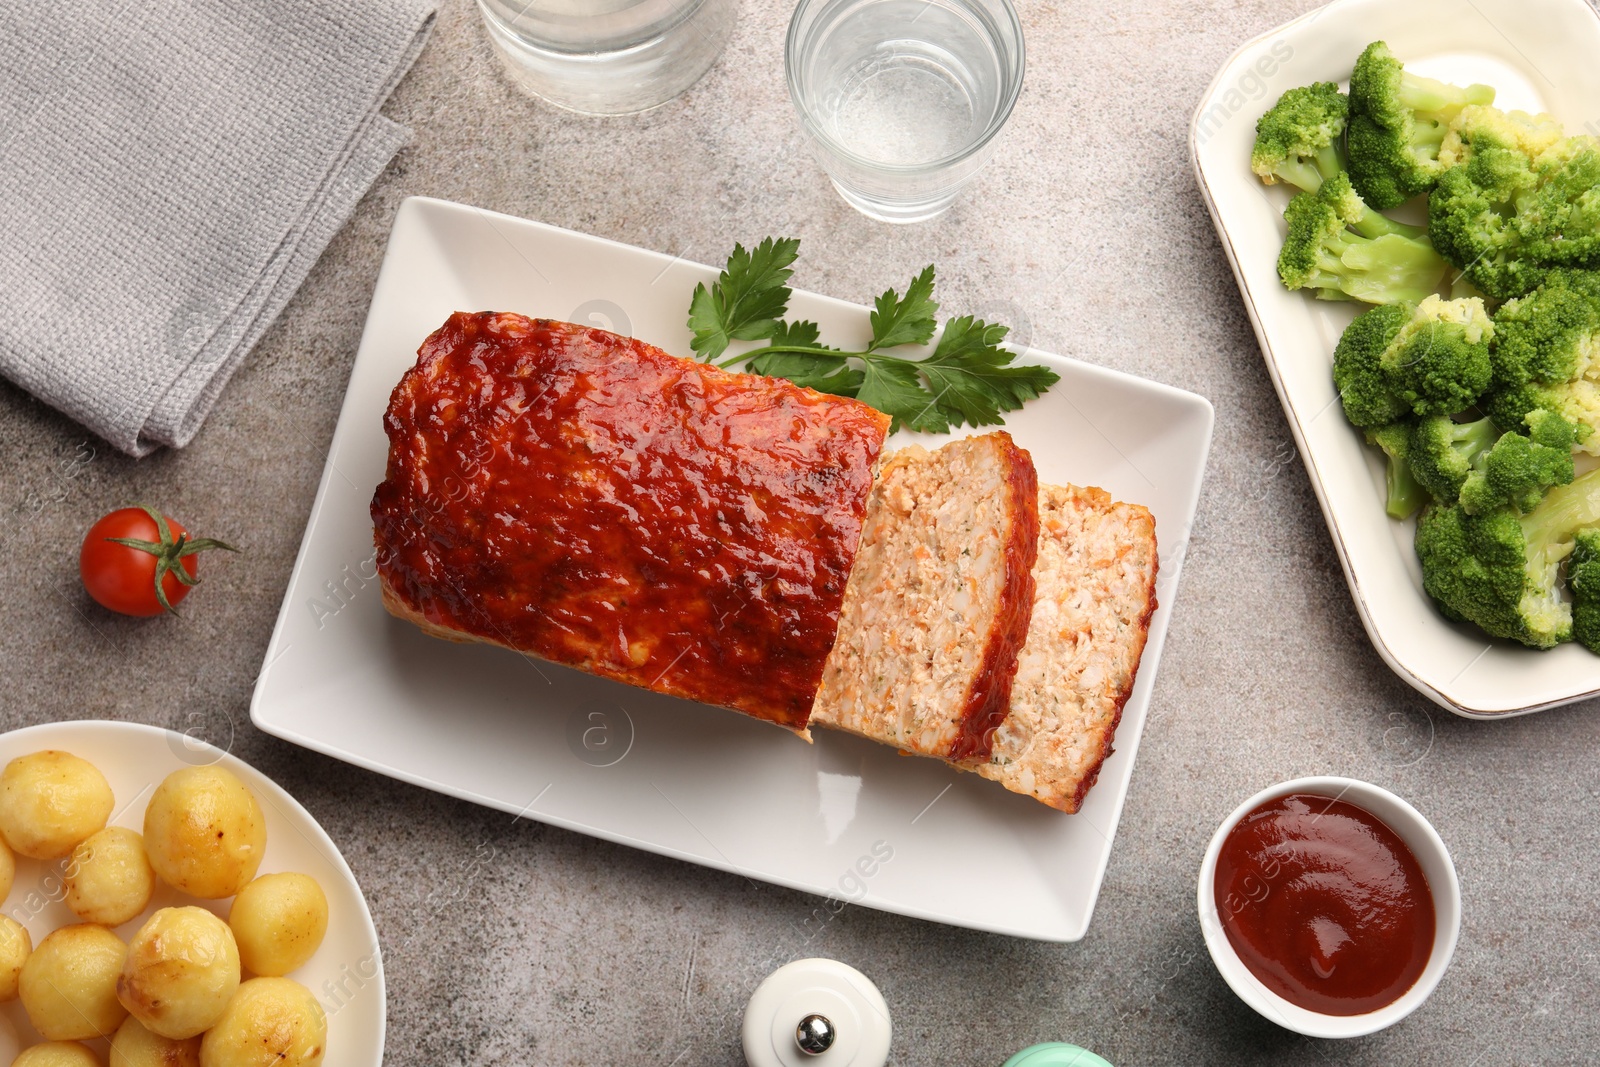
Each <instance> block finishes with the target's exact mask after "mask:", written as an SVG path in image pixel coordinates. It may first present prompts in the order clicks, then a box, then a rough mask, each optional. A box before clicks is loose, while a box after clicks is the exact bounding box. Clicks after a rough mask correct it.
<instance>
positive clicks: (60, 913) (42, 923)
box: [0, 720, 387, 1067]
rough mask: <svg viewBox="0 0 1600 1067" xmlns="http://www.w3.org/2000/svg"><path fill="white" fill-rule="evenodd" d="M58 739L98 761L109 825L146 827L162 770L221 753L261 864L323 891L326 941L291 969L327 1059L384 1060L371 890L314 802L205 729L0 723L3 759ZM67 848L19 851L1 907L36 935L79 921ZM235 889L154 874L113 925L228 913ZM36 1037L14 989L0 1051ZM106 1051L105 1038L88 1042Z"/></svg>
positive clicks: (125, 929)
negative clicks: (34, 853)
mask: <svg viewBox="0 0 1600 1067" xmlns="http://www.w3.org/2000/svg"><path fill="white" fill-rule="evenodd" d="M47 748H54V749H61V750H63V751H66V752H71V753H72V754H73V755H75V756H80V757H82V758H83V759H86V760H88V761H89V762H90V763H92V764H94V765H95V766H96V767H98V768H99V769H100V773H102V774H104V775H105V776H106V781H107V782H109V783H110V785H111V792H112V794H113V796H114V797H115V799H116V806H115V808H113V814H112V817H111V822H110V825H112V826H126V827H128V828H129V829H132V830H140V831H142V829H143V826H144V809H145V805H146V804H147V803H148V802H149V800H150V794H151V793H152V792H154V790H155V787H156V786H158V785H160V784H161V781H162V779H164V778H166V776H167V775H169V774H171V773H172V772H173V771H176V770H180V769H182V768H184V767H194V766H209V765H211V764H217V765H219V766H221V767H225V768H227V769H228V770H230V771H232V772H233V773H234V774H236V775H238V776H239V778H240V779H241V780H242V781H243V782H244V784H245V785H246V786H248V787H249V788H250V791H251V792H252V793H254V794H255V796H256V799H257V800H259V801H260V802H261V811H262V813H263V814H264V815H265V816H266V819H267V851H266V855H265V856H264V857H263V859H262V861H261V870H260V873H261V874H270V873H272V872H274V871H298V872H300V873H302V874H309V875H311V877H313V878H315V879H316V880H317V883H318V884H319V885H321V886H322V891H323V892H324V893H325V894H326V895H327V897H328V932H327V935H326V936H325V937H324V939H323V942H322V945H321V947H320V948H318V949H317V952H316V954H315V955H314V956H312V957H311V959H310V960H309V961H307V962H306V963H305V964H304V965H303V966H302V967H301V968H300V969H299V970H297V971H294V972H292V973H291V974H290V975H289V977H290V978H293V979H294V980H295V981H297V982H299V983H300V984H301V985H303V986H305V987H306V988H307V989H309V990H310V991H311V993H312V994H313V995H314V996H315V997H316V998H317V1000H318V1002H319V1003H321V1005H322V1008H323V1011H325V1012H326V1013H327V1016H328V1061H327V1062H328V1063H330V1064H334V1063H337V1064H341V1065H348V1067H379V1065H380V1064H382V1063H383V1040H384V1020H385V1018H386V1011H387V1005H386V1000H385V992H384V980H383V956H382V953H381V952H380V951H379V948H378V931H377V929H376V928H375V927H374V926H373V925H372V914H371V913H370V912H369V911H368V910H367V902H366V898H364V897H363V896H362V895H361V887H360V886H358V885H357V884H356V879H355V875H354V874H352V873H351V872H350V866H349V864H347V863H345V861H344V857H343V856H341V855H340V854H339V847H338V846H337V845H335V844H334V843H333V840H332V839H331V838H329V837H328V835H327V834H326V833H325V832H324V831H323V829H322V827H321V826H319V825H317V820H316V819H314V818H312V817H311V813H310V812H308V811H306V809H305V808H303V807H301V806H300V804H299V803H298V802H297V801H296V800H295V799H294V798H293V797H291V796H290V795H289V794H288V793H287V792H285V791H284V790H283V788H282V787H281V786H279V785H278V784H277V783H276V782H274V781H273V780H272V779H271V778H268V777H267V776H266V775H264V774H262V773H261V772H260V771H258V770H256V769H255V768H254V767H252V766H250V765H249V764H248V763H245V762H244V761H243V760H240V759H238V758H236V757H234V756H230V755H228V754H227V753H226V752H223V751H222V750H221V749H218V748H215V747H213V746H211V745H209V744H206V743H205V742H203V741H199V740H196V739H195V738H192V737H188V736H185V735H183V734H178V733H173V732H172V731H170V730H162V729H159V728H157V727H154V726H145V725H142V724H140V723H131V722H100V721H95V720H85V721H80V722H60V723H49V724H47V725H43V726H29V727H27V728H25V729H21V730H13V731H11V732H10V733H7V734H0V767H3V766H4V765H5V764H7V763H9V762H11V761H12V760H13V759H16V758H17V757H18V756H25V755H27V754H28V753H30V752H38V751H40V750H41V749H47ZM65 864H66V860H64V859H63V860H58V861H56V862H54V863H45V862H43V861H40V860H30V859H25V858H23V857H20V856H19V857H17V877H16V882H15V883H14V885H13V886H12V889H11V893H10V895H9V896H8V897H7V898H6V901H5V904H6V907H5V913H6V914H7V915H9V916H10V917H11V918H13V919H15V920H17V921H18V922H20V923H21V924H22V925H23V926H26V927H27V928H28V933H29V934H30V935H31V936H32V938H33V943H34V945H38V944H39V942H40V941H42V940H43V939H44V937H45V935H46V934H48V933H50V932H51V931H52V930H55V929H58V928H60V927H62V926H66V925H68V924H71V923H76V922H80V921H81V920H80V919H78V917H77V916H75V915H73V914H72V912H71V911H70V910H69V909H68V908H67V906H66V904H65V903H63V890H62V883H61V871H62V870H64V867H65ZM231 904H232V898H228V899H225V900H196V899H195V898H193V897H189V896H185V895H183V894H181V893H179V892H177V891H176V890H174V889H170V888H168V887H167V886H165V885H161V884H159V883H158V885H157V887H156V892H155V896H154V897H153V898H152V899H151V901H150V906H149V907H147V908H146V909H145V910H144V911H143V912H142V913H141V914H140V915H139V916H138V917H137V918H135V919H132V920H130V921H129V922H126V923H124V924H123V925H121V926H118V927H116V928H115V932H116V934H117V936H118V937H120V938H122V939H123V940H124V941H126V940H128V939H129V938H131V937H132V936H133V935H134V934H135V933H136V932H137V931H138V929H139V927H140V926H142V925H143V924H144V921H145V920H146V919H148V918H149V917H150V915H151V914H153V913H154V912H155V911H156V909H158V908H166V907H174V906H178V905H195V906H198V907H203V908H208V909H210V910H211V911H213V912H215V913H217V914H218V915H220V916H222V917H223V918H227V915H228V908H229V906H230V905H231ZM40 1040H42V1039H41V1038H40V1037H39V1035H38V1033H37V1032H36V1031H35V1030H34V1029H33V1027H32V1026H31V1025H30V1024H29V1022H28V1016H27V1014H26V1013H25V1012H24V1011H23V1010H22V1005H21V1003H20V1002H18V1001H12V1002H11V1003H9V1004H6V1005H3V1006H0V1062H3V1063H10V1062H11V1060H12V1058H13V1057H15V1056H16V1055H17V1053H18V1052H19V1051H20V1050H21V1049H22V1048H24V1047H26V1046H28V1045H32V1044H35V1043H37V1042H39V1041H40ZM86 1044H88V1045H89V1046H90V1047H91V1048H93V1049H95V1050H96V1052H97V1053H98V1054H99V1055H100V1056H101V1057H102V1058H104V1056H105V1055H106V1051H107V1049H108V1048H109V1046H110V1042H108V1041H105V1040H96V1041H90V1042H86Z"/></svg>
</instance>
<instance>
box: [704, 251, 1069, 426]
mask: <svg viewBox="0 0 1600 1067" xmlns="http://www.w3.org/2000/svg"><path fill="white" fill-rule="evenodd" d="M799 254H800V242H799V240H798V239H796V238H791V237H785V238H772V237H769V238H767V239H766V240H765V241H762V242H761V243H760V244H759V245H757V246H756V247H755V249H754V250H747V249H746V248H745V247H744V246H743V245H740V244H736V245H734V246H733V254H732V255H731V256H729V257H728V265H727V267H725V268H724V269H723V271H722V273H721V274H719V275H718V276H717V280H716V282H715V283H713V284H712V285H711V286H709V287H707V286H706V284H705V283H704V282H702V283H701V284H699V285H697V286H695V290H694V297H693V299H692V300H691V301H690V303H689V328H690V329H691V330H693V331H694V340H693V341H692V342H690V344H691V345H692V347H693V348H694V350H695V353H696V354H697V355H698V356H699V357H700V359H702V360H706V361H709V362H714V363H716V365H717V366H719V367H738V366H740V365H741V364H742V365H745V366H746V367H747V368H748V369H749V370H751V371H754V372H755V373H757V374H765V375H769V376H771V377H774V378H787V379H789V381H791V382H794V383H795V384H796V385H803V386H807V387H809V388H812V389H816V390H818V391H819V392H824V393H833V394H835V395H837V396H850V397H855V398H856V399H857V400H860V401H861V402H862V403H864V404H869V405H871V406H872V407H875V408H877V409H878V410H879V411H882V412H884V413H885V414H887V415H889V416H891V417H893V419H894V422H895V426H896V427H899V426H901V425H904V426H907V427H909V428H910V429H913V430H923V431H926V432H929V433H944V432H946V431H948V430H950V429H951V428H952V427H956V426H962V425H972V426H992V425H994V424H996V423H998V422H1000V421H1001V413H1002V412H1006V411H1015V410H1016V409H1017V408H1020V407H1021V406H1022V405H1023V404H1024V403H1026V402H1027V401H1029V400H1032V399H1033V398H1034V397H1036V396H1038V395H1039V394H1040V393H1043V392H1044V391H1045V390H1046V389H1048V388H1050V387H1051V386H1052V385H1054V384H1055V383H1056V382H1057V381H1059V380H1060V376H1059V375H1058V374H1056V372H1055V371H1053V370H1051V369H1050V368H1048V367H1041V366H1038V365H1035V364H1023V365H1020V366H1013V365H1012V362H1011V361H1012V359H1014V358H1015V355H1014V353H1012V352H1010V351H1009V350H1007V349H1005V348H1002V347H1001V342H1002V341H1004V340H1005V336H1006V334H1007V333H1008V332H1010V328H1009V327H1006V326H1001V325H999V324H998V323H989V322H984V321H983V320H981V319H976V318H973V317H972V316H971V315H960V316H957V317H956V318H953V319H950V320H949V321H948V322H946V323H945V326H944V332H943V333H942V334H940V336H939V342H938V344H936V345H934V348H933V352H932V354H931V355H928V356H926V357H924V358H922V359H911V358H907V357H905V356H901V355H896V354H894V353H892V352H889V351H886V350H887V349H891V348H901V347H903V346H906V345H926V344H928V343H929V342H930V341H932V340H933V335H934V332H935V330H936V328H937V326H938V322H937V319H936V316H937V315H938V312H939V304H938V302H937V301H935V300H934V299H933V267H932V266H931V265H929V266H928V267H926V268H925V269H924V270H923V271H922V273H920V274H918V275H917V276H916V277H915V278H913V279H911V284H910V285H908V286H906V291H905V295H904V296H901V295H900V294H899V293H897V292H895V291H894V290H893V289H890V290H888V291H887V292H885V293H884V294H883V295H882V296H880V297H878V299H877V300H875V301H873V309H872V314H871V316H870V317H871V323H872V337H871V339H870V341H869V342H868V343H867V347H866V348H865V349H862V350H861V351H847V350H844V349H840V348H833V347H830V346H828V345H824V344H822V343H821V332H822V331H821V329H820V328H819V327H818V326H817V324H816V323H814V322H809V321H805V320H801V321H797V322H788V321H785V320H784V318H783V315H784V314H785V313H786V312H787V311H788V309H789V297H790V296H791V295H792V294H793V290H792V289H790V288H789V286H788V284H787V282H788V281H789V278H790V277H791V276H792V275H793V274H794V270H793V265H794V261H795V259H796V258H797V257H798V256H799ZM735 341H765V342H767V343H766V344H765V345H761V346H759V347H757V348H754V349H750V350H748V351H745V352H742V353H740V354H738V355H734V356H730V357H728V358H725V359H724V358H722V357H723V355H724V353H726V352H727V350H728V348H729V346H731V345H732V344H733V342H735Z"/></svg>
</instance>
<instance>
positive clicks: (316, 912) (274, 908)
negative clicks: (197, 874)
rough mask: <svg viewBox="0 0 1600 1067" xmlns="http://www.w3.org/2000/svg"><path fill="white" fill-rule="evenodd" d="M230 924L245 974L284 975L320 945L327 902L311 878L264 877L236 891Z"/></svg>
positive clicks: (277, 875)
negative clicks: (248, 972)
mask: <svg viewBox="0 0 1600 1067" xmlns="http://www.w3.org/2000/svg"><path fill="white" fill-rule="evenodd" d="M228 925H229V926H230V927H232V928H233V936H234V939H235V940H237V941H238V942H239V959H240V960H241V961H242V962H243V963H244V968H245V970H247V971H250V972H251V973H253V974H260V975H267V976H277V975H285V974H288V973H289V972H290V971H292V970H295V969H296V968H298V967H299V966H300V965H301V964H303V963H305V962H306V960H309V959H310V958H311V957H312V955H313V954H314V953H315V952H316V951H317V946H319V945H321V944H322V936H323V935H324V934H326V933H327V932H328V898H327V897H326V896H325V895H324V894H323V892H322V887H321V886H320V885H318V884H317V880H316V879H315V878H313V877H311V876H310V875H309V874H291V873H283V874H264V875H262V876H261V877H260V878H257V879H256V880H255V881H253V882H251V883H250V884H249V885H247V886H245V887H244V888H243V889H241V890H239V895H238V896H237V897H235V898H234V900H233V910H232V911H230V912H229V913H228Z"/></svg>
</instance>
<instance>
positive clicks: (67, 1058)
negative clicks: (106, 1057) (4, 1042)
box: [11, 1041, 100, 1067]
mask: <svg viewBox="0 0 1600 1067" xmlns="http://www.w3.org/2000/svg"><path fill="white" fill-rule="evenodd" d="M11 1067H100V1057H99V1056H96V1055H95V1054H94V1053H93V1052H90V1051H89V1049H88V1047H87V1046H85V1045H80V1044H78V1043H77V1042H76V1041H51V1042H49V1043H48V1044H44V1045H35V1046H33V1047H32V1048H29V1049H23V1050H22V1055H20V1056H18V1057H17V1058H16V1059H14V1060H12V1061H11Z"/></svg>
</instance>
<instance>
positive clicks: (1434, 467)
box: [1406, 411, 1573, 515]
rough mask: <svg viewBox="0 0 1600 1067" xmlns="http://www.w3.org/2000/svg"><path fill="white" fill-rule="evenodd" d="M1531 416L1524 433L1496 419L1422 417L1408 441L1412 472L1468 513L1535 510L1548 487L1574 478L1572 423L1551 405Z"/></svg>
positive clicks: (1430, 489) (1440, 498) (1438, 497)
mask: <svg viewBox="0 0 1600 1067" xmlns="http://www.w3.org/2000/svg"><path fill="white" fill-rule="evenodd" d="M1529 422H1530V423H1531V424H1532V428H1531V431H1530V432H1529V434H1528V435H1526V436H1524V435H1523V434H1520V433H1501V432H1500V431H1499V430H1498V429H1497V428H1496V427H1495V424H1494V421H1493V420H1492V419H1478V420H1477V421H1476V422H1455V421H1453V420H1451V419H1449V418H1448V417H1446V416H1443V415H1435V416H1431V417H1429V418H1425V419H1422V420H1421V421H1420V422H1418V423H1417V425H1416V427H1415V428H1414V429H1413V430H1412V432H1411V438H1410V440H1409V441H1408V442H1407V453H1406V455H1407V461H1408V462H1409V464H1410V466H1411V473H1412V475H1413V476H1414V477H1415V478H1416V480H1417V481H1418V482H1419V483H1420V484H1421V485H1422V487H1423V488H1424V489H1426V490H1427V491H1428V492H1429V493H1430V494H1432V495H1433V498H1434V499H1435V500H1437V501H1439V503H1441V504H1456V503H1459V504H1460V505H1461V509H1462V510H1463V511H1465V512H1466V513H1467V514H1469V515H1481V514H1483V513H1484V512H1486V511H1492V510H1494V509H1495V508H1503V507H1511V508H1515V509H1516V510H1517V511H1519V512H1524V511H1532V510H1533V509H1534V508H1535V507H1537V506H1538V504H1539V499H1540V498H1541V497H1542V496H1544V491H1545V490H1546V489H1548V488H1550V487H1551V486H1553V485H1565V484H1567V483H1568V482H1570V481H1572V475H1573V468H1572V428H1571V426H1570V425H1569V424H1568V423H1567V421H1566V420H1565V419H1563V418H1561V417H1560V416H1559V415H1552V414H1551V413H1550V412H1547V411H1536V412H1534V413H1532V414H1531V415H1530V416H1529Z"/></svg>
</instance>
